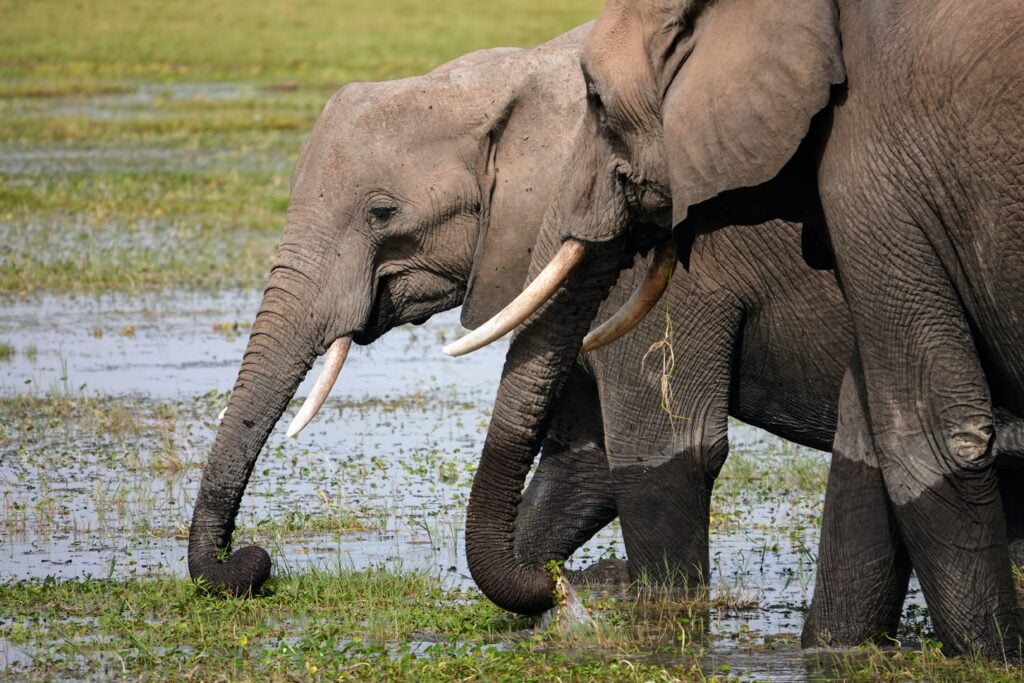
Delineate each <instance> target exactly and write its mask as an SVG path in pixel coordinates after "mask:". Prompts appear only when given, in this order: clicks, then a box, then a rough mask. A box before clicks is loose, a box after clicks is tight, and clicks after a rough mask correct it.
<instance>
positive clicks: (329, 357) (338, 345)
mask: <svg viewBox="0 0 1024 683" xmlns="http://www.w3.org/2000/svg"><path fill="white" fill-rule="evenodd" d="M351 346H352V337H341V338H340V339H336V340H334V343H333V344H331V348H329V349H327V354H326V355H325V357H324V367H323V370H321V371H320V376H319V377H317V378H316V384H314V385H313V390H312V391H311V392H309V396H307V397H306V402H305V403H303V404H302V407H301V408H299V412H298V413H296V415H295V419H293V420H292V423H291V424H290V425H288V437H289V438H290V437H293V436H295V435H296V434H298V433H299V432H301V431H302V430H303V429H305V428H306V425H308V424H309V423H310V421H311V420H312V419H313V418H314V417H316V414H317V411H319V410H320V407H321V406H322V405H323V404H324V401H326V400H327V396H328V394H330V393H331V388H332V387H333V386H334V383H335V382H337V381H338V375H339V374H341V367H342V366H343V365H345V358H346V357H348V350H349V348H350V347H351Z"/></svg>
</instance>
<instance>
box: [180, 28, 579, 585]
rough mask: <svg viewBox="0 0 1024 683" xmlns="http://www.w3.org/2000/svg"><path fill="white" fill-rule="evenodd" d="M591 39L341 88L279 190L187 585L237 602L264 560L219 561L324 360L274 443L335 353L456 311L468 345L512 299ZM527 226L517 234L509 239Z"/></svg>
mask: <svg viewBox="0 0 1024 683" xmlns="http://www.w3.org/2000/svg"><path fill="white" fill-rule="evenodd" d="M587 31H589V26H585V27H581V28H580V29H577V30H575V31H572V32H570V33H568V34H566V35H564V36H562V37H560V38H558V39H556V40H555V41H552V42H550V43H548V44H545V45H542V46H539V47H537V48H533V49H530V50H509V49H497V50H486V51H481V52H477V53H473V54H471V55H468V56H466V57H462V58H460V59H457V60H455V61H454V62H451V63H449V64H446V65H444V66H442V67H440V68H438V69H436V70H435V71H433V72H431V73H429V74H427V75H425V76H421V77H416V78H407V79H402V80H396V81H390V82H383V83H362V84H351V85H348V86H345V87H344V88H342V89H341V90H339V91H338V92H337V93H335V94H334V96H332V97H331V99H330V101H329V102H328V103H327V105H326V106H325V108H324V110H323V112H322V113H321V115H320V118H319V120H318V121H317V123H316V125H315V127H314V128H313V131H312V133H311V134H310V136H309V139H308V140H307V141H306V143H305V145H304V147H303V149H302V152H301V153H300V156H299V160H298V163H297V166H296V168H295V172H294V174H293V177H292V189H291V199H290V202H289V206H288V213H287V219H286V226H285V229H284V233H283V235H282V238H281V243H280V246H279V248H278V253H277V256H276V259H275V261H274V264H273V266H272V268H271V272H270V276H269V279H268V282H267V286H266V291H265V293H264V295H263V300H262V302H261V304H260V308H259V312H258V313H257V316H256V319H255V321H254V323H253V327H252V332H251V335H250V338H249V341H248V345H247V347H246V351H245V355H244V357H243V360H242V364H241V368H240V369H239V373H238V379H237V381H236V383H235V386H234V390H233V392H232V394H231V398H230V400H229V402H228V405H227V408H226V409H225V411H224V413H223V415H222V421H221V424H220V427H219V429H218V431H217V436H216V439H215V442H214V445H213V449H212V452H211V453H210V456H209V460H208V463H207V466H206V468H205V470H204V472H203V477H202V481H201V483H200V487H199V492H198V495H197V498H196V505H195V510H194V513H193V518H192V525H191V529H190V532H189V544H188V565H189V571H190V573H191V574H192V576H193V577H194V578H196V579H201V580H203V581H204V582H207V583H208V584H211V585H213V586H216V587H218V588H220V589H223V590H226V591H228V592H230V593H234V594H238V595H242V594H247V593H249V592H251V591H253V590H256V589H258V588H259V586H260V585H262V583H263V582H264V581H265V580H266V578H267V577H268V576H269V572H270V558H269V556H268V555H267V553H266V551H264V550H263V549H262V548H259V547H256V546H249V547H247V548H243V549H241V550H239V551H237V552H235V553H234V554H233V555H232V556H231V557H230V559H228V560H227V561H221V557H222V555H223V554H225V553H227V552H228V551H229V549H230V544H231V536H232V532H233V531H234V526H235V517H236V515H237V513H238V509H239V506H240V504H241V500H242V495H243V494H244V492H245V487H246V484H247V482H248V479H249V476H250V474H251V473H252V470H253V467H254V465H255V463H256V458H257V456H258V455H259V452H260V450H261V449H262V448H263V445H264V444H265V442H266V440H267V437H268V435H269V433H270V431H271V430H272V429H273V428H274V426H275V424H276V423H277V422H278V420H279V419H280V417H281V415H282V414H283V413H284V410H285V408H286V407H287V405H288V402H289V401H290V400H291V399H292V397H293V395H294V393H295V391H296V389H297V387H298V385H299V383H300V382H301V381H302V379H303V378H304V377H305V375H306V374H307V372H308V371H309V369H310V367H311V366H312V364H313V362H314V361H315V360H316V358H317V357H318V356H319V355H322V354H324V353H325V352H328V358H327V359H326V361H325V374H324V375H323V376H322V377H321V379H320V381H318V382H317V385H316V387H315V388H314V390H313V391H312V392H311V395H310V397H309V399H307V403H306V405H304V406H303V408H302V409H301V410H300V412H299V415H297V416H296V421H295V422H294V423H293V425H292V427H291V428H290V430H289V432H290V433H294V432H295V431H297V430H298V429H300V428H301V426H302V425H303V424H304V423H305V422H308V420H309V419H310V418H311V417H312V416H313V414H315V412H316V409H317V408H318V407H319V404H320V403H322V402H323V400H324V398H325V397H326V395H327V392H328V391H329V390H330V386H331V384H333V380H334V378H335V377H337V372H338V371H339V370H340V369H341V365H342V363H343V361H344V357H345V355H346V353H347V350H348V345H349V344H350V343H351V342H352V341H355V342H356V343H358V344H368V343H371V342H372V341H374V340H375V339H377V338H378V337H380V336H381V335H382V334H384V333H385V332H387V331H388V330H390V329H392V328H393V327H395V326H398V325H402V324H404V323H407V322H418V321H423V320H425V319H427V318H428V317H430V316H431V315H433V314H435V313H438V312H440V311H444V310H448V309H451V308H454V307H456V306H458V305H460V304H462V305H463V313H462V319H463V323H464V324H466V325H467V326H469V327H472V326H474V324H475V322H478V321H480V320H483V319H486V317H487V316H488V315H490V314H492V313H493V312H494V311H495V310H497V309H498V308H500V306H501V305H502V304H504V303H506V302H507V301H508V300H509V299H511V298H512V297H513V296H514V295H515V294H517V293H518V292H519V290H520V288H521V286H522V282H523V280H524V278H525V274H526V268H527V266H528V264H529V261H530V250H531V249H532V245H533V242H534V239H535V235H536V230H537V226H539V225H540V222H541V219H542V215H543V211H544V210H545V208H546V206H547V205H548V203H549V202H550V201H551V200H552V199H553V192H554V190H555V188H556V180H557V179H558V175H559V173H560V170H561V167H562V165H563V163H564V161H565V159H566V156H567V152H568V149H569V145H570V144H571V139H568V138H567V137H566V136H565V134H564V131H563V126H564V124H565V122H567V121H574V120H577V119H578V118H579V117H580V115H581V114H582V111H583V108H584V101H583V99H582V97H581V95H580V93H581V88H582V80H581V77H580V75H579V62H578V54H579V49H580V46H581V41H582V38H583V37H584V36H585V35H586V33H587ZM524 226H525V229H524Z"/></svg>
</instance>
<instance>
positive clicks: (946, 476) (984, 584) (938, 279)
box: [835, 221, 1021, 658]
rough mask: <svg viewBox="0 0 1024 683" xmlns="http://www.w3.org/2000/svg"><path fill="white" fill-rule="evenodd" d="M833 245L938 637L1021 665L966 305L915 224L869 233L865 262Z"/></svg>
mask: <svg viewBox="0 0 1024 683" xmlns="http://www.w3.org/2000/svg"><path fill="white" fill-rule="evenodd" d="M835 233H836V236H837V239H836V240H835V243H836V255H837V259H838V261H839V267H840V271H841V272H842V273H843V285H844V291H845V293H846V297H847V301H848V303H849V305H850V311H851V313H852V315H853V320H854V326H855V330H856V335H857V347H858V351H857V356H858V358H859V360H860V367H861V368H862V370H863V374H862V376H861V375H857V376H856V380H857V381H858V383H860V384H862V386H863V389H862V391H863V395H864V396H865V398H866V401H865V402H866V405H867V410H868V420H869V422H870V425H871V433H872V435H873V437H874V442H875V446H876V449H877V453H878V462H879V466H880V467H881V471H882V476H883V479H884V481H885V487H886V491H887V493H888V494H889V499H890V500H891V502H892V505H893V510H894V512H895V515H896V519H897V520H898V523H899V530H900V533H901V536H902V538H903V540H904V542H905V543H906V545H907V548H908V551H909V554H910V558H911V561H912V563H913V566H914V570H915V571H916V572H917V576H918V578H919V579H920V581H921V587H922V589H923V592H924V596H925V599H926V600H927V602H928V607H929V611H930V613H931V616H932V621H933V623H934V625H935V630H936V632H937V634H938V636H939V638H940V639H941V640H942V642H943V643H944V644H945V646H946V651H948V652H971V651H975V650H977V651H980V652H982V653H984V654H985V655H986V656H989V657H993V658H1002V657H1003V656H1004V655H1006V654H1012V653H1016V652H1017V650H1018V648H1019V647H1020V642H1021V641H1020V623H1019V615H1018V612H1017V604H1016V603H1017V599H1016V592H1015V590H1014V585H1013V580H1012V576H1011V572H1010V559H1009V553H1008V550H1007V543H1006V523H1005V518H1004V514H1003V506H1002V501H1001V497H1000V493H999V482H998V478H997V476H996V469H995V466H994V460H995V458H994V456H993V453H992V442H993V437H994V426H993V416H992V405H991V397H990V394H989V388H988V378H987V377H986V375H985V373H984V371H983V369H982V367H981V362H980V359H979V355H978V349H977V348H976V347H975V344H974V338H973V335H972V331H971V328H970V326H969V325H968V322H967V317H966V313H965V310H964V308H963V303H962V300H961V298H960V297H959V296H958V294H957V292H956V290H954V288H953V285H952V283H951V282H950V280H949V275H948V273H947V271H946V269H945V268H944V267H943V265H942V263H941V262H940V261H939V258H938V256H937V255H936V251H935V248H934V247H933V246H932V244H931V242H930V241H929V240H928V239H927V238H926V237H925V235H924V233H923V231H922V229H921V228H919V227H917V225H916V224H915V223H913V222H911V221H908V222H905V223H897V222H890V223H888V224H886V225H885V226H884V229H882V228H879V229H877V230H874V231H873V232H872V235H873V240H872V241H871V244H870V250H869V251H867V252H864V251H863V250H864V248H865V246H866V245H865V244H864V243H859V244H851V243H846V241H847V240H849V239H850V237H849V235H846V234H845V232H844V231H839V230H836V231H835ZM857 249H860V250H862V251H861V253H859V254H858V256H859V258H857V259H856V263H854V264H851V263H850V258H851V253H856V250H857ZM892 254H898V255H899V258H898V260H897V261H895V262H894V261H893V259H892V257H891V255H892ZM844 407H845V404H844Z"/></svg>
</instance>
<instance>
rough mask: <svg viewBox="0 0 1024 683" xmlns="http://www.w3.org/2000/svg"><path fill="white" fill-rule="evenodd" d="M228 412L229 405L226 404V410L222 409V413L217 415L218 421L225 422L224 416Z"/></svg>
mask: <svg viewBox="0 0 1024 683" xmlns="http://www.w3.org/2000/svg"><path fill="white" fill-rule="evenodd" d="M227 414H228V407H227V406H224V410H222V411H220V414H219V415H217V422H223V421H224V416H225V415H227Z"/></svg>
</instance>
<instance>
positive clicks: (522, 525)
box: [515, 364, 616, 565]
mask: <svg viewBox="0 0 1024 683" xmlns="http://www.w3.org/2000/svg"><path fill="white" fill-rule="evenodd" d="M615 514H616V512H615V500H614V498H613V496H612V488H611V480H610V476H609V473H608V459H607V457H606V455H605V452H604V429H603V428H602V424H601V410H600V404H599V402H598V395H597V385H596V384H595V382H594V379H593V378H592V377H589V376H588V375H587V373H586V371H585V370H584V369H583V368H581V367H580V366H579V365H578V364H577V365H576V366H575V367H574V368H573V369H572V371H571V372H570V374H569V378H568V379H567V381H566V384H565V387H564V388H563V389H562V393H561V394H560V396H559V398H558V401H557V403H556V404H555V406H554V409H553V411H552V417H551V425H550V427H549V428H548V432H547V436H546V437H545V439H544V442H543V445H542V447H541V457H540V462H539V463H538V465H537V471H536V472H535V473H534V475H533V479H531V480H530V484H529V486H527V488H526V492H525V493H524V494H523V499H522V501H521V502H520V503H519V509H518V512H517V514H516V520H515V548H516V554H517V556H518V557H519V559H520V561H521V562H523V563H528V564H533V565H542V564H544V563H546V562H547V561H549V560H565V559H567V558H568V557H569V556H570V555H572V554H573V552H575V551H576V549H577V548H579V547H580V546H582V545H583V544H584V543H586V542H587V541H588V540H590V538H591V537H592V536H593V535H594V534H595V533H597V532H598V531H600V530H601V529H602V528H603V527H604V526H606V525H607V524H608V523H609V522H611V521H612V520H613V519H615Z"/></svg>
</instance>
